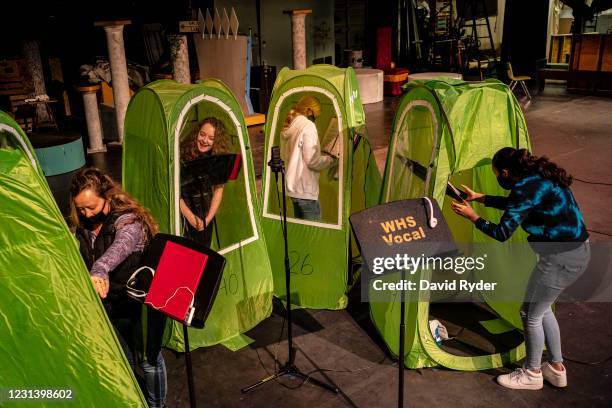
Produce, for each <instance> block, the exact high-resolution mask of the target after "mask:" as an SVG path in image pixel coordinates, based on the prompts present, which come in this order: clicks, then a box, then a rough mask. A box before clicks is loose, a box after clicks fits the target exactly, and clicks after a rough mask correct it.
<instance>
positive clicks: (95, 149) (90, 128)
mask: <svg viewBox="0 0 612 408" xmlns="http://www.w3.org/2000/svg"><path fill="white" fill-rule="evenodd" d="M99 89H100V85H91V86H82V87H77V90H78V91H79V92H81V93H82V94H83V104H84V105H85V119H86V120H87V134H88V135H89V147H88V148H87V153H100V152H105V151H106V146H105V145H104V142H103V141H102V139H103V137H102V126H101V125H100V112H99V110H98V97H97V96H96V93H97V92H98V90H99Z"/></svg>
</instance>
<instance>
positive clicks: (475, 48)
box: [460, 0, 497, 80]
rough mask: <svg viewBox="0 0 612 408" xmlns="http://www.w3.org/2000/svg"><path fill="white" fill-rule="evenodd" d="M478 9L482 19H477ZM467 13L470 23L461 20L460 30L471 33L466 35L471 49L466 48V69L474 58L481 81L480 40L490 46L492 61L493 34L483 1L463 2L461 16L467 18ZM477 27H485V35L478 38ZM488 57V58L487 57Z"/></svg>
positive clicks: (466, 19)
mask: <svg viewBox="0 0 612 408" xmlns="http://www.w3.org/2000/svg"><path fill="white" fill-rule="evenodd" d="M479 7H480V9H481V11H482V13H483V15H484V17H482V18H478V17H477V16H478V11H479ZM468 12H470V14H469V15H471V22H469V21H468V20H469V19H468V18H465V19H463V20H462V24H461V27H460V29H463V28H470V29H471V33H470V35H468V38H470V37H471V47H469V48H468V47H466V67H469V61H470V59H471V58H474V57H475V58H476V61H477V64H478V73H479V74H480V79H481V80H482V79H483V76H482V67H481V65H480V60H481V55H483V53H482V52H481V48H480V40H481V39H482V38H486V39H488V40H489V44H490V45H491V54H492V56H493V59H494V60H495V57H496V56H497V54H496V52H495V43H494V42H493V34H492V33H491V25H490V24H489V14H488V12H487V5H486V3H485V0H465V2H464V3H463V16H467V15H468ZM477 20H484V22H480V23H479V22H477ZM478 27H487V34H486V35H483V36H480V35H478ZM468 49H469V50H468ZM487 57H488V56H487Z"/></svg>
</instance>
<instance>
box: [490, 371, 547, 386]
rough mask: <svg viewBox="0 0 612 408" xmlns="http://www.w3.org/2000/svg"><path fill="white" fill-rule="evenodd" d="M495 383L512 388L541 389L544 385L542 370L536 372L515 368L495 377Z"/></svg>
mask: <svg viewBox="0 0 612 408" xmlns="http://www.w3.org/2000/svg"><path fill="white" fill-rule="evenodd" d="M497 383H498V384H499V385H501V386H504V387H506V388H512V389H513V390H541V389H542V387H543V386H544V379H543V377H542V372H539V373H536V372H533V371H531V370H527V369H523V368H517V369H516V370H514V371H513V372H511V373H510V374H504V375H500V376H499V377H497Z"/></svg>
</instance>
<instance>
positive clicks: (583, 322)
mask: <svg viewBox="0 0 612 408" xmlns="http://www.w3.org/2000/svg"><path fill="white" fill-rule="evenodd" d="M397 103H398V99H396V98H389V99H385V101H384V102H381V103H378V104H373V105H367V106H366V115H367V123H368V130H369V134H370V138H371V141H372V145H373V147H374V149H375V154H376V158H377V162H378V163H379V167H382V165H384V158H385V155H386V146H387V143H388V137H389V134H390V131H391V123H392V120H393V115H394V111H395V106H396V105H397ZM525 111H526V118H527V123H528V128H529V132H530V135H531V138H532V144H533V150H534V152H535V153H536V154H544V155H547V156H549V158H551V159H553V160H554V161H556V162H557V163H558V164H560V165H562V166H563V167H565V168H566V169H567V170H568V171H569V172H570V173H571V174H573V175H574V176H575V177H577V178H580V179H583V180H586V181H595V182H605V183H612V170H611V168H610V163H611V162H610V158H611V157H612V131H611V129H612V115H611V114H610V113H611V112H612V99H604V98H598V97H591V96H577V95H568V94H566V93H565V92H564V90H563V88H561V87H555V86H548V87H547V88H546V91H545V93H544V94H542V95H540V96H538V98H537V100H535V101H534V102H533V103H530V104H528V105H527V106H525ZM250 133H251V142H252V147H253V152H254V156H255V165H256V173H258V174H259V173H260V172H261V168H260V166H261V164H262V157H261V155H262V150H263V138H262V137H261V134H260V129H257V128H254V129H251V132H250ZM89 160H90V162H91V163H92V164H94V163H95V164H96V165H98V166H100V167H103V168H106V169H108V170H109V171H110V172H111V174H113V175H114V176H115V177H117V178H118V179H120V176H121V172H120V165H121V161H120V150H119V149H115V150H110V151H109V153H107V154H105V155H92V156H90V157H89ZM573 190H574V193H575V195H576V198H577V200H578V202H579V205H580V207H581V208H582V210H583V212H584V215H585V218H586V222H587V225H588V227H589V229H590V230H592V232H591V238H592V240H593V241H610V236H609V235H605V234H611V233H612V227H610V221H612V206H611V205H609V203H611V202H612V187H610V186H605V185H596V184H587V183H584V182H580V181H576V182H575V183H574V185H573ZM594 231H599V232H601V233H605V234H601V233H597V232H594ZM276 309H278V308H276ZM556 314H557V318H558V320H559V324H560V326H561V331H562V340H563V351H564V355H565V357H566V358H567V359H568V360H567V361H566V367H567V369H568V377H569V387H568V388H566V389H561V390H559V389H555V388H552V387H551V386H548V385H546V386H545V387H544V389H543V390H541V391H511V390H507V389H504V388H502V387H500V386H498V385H497V384H496V383H495V381H494V380H495V376H496V375H498V374H501V373H504V372H507V371H509V369H510V368H507V369H500V370H490V371H486V372H455V371H450V370H446V369H424V370H406V371H405V374H406V383H405V393H406V401H407V404H406V406H419V407H421V406H436V407H438V406H441V407H445V406H454V407H463V406H466V407H468V406H469V407H474V406H482V407H489V406H497V407H509V406H512V407H523V406H545V407H548V406H550V407H553V406H555V407H559V406H577V407H594V406H601V407H610V406H612V387H611V385H612V360H608V361H607V362H605V363H602V364H596V365H587V364H579V363H575V362H572V361H569V359H572V360H583V361H590V362H597V361H601V360H604V359H606V358H607V357H609V356H610V355H612V325H611V324H610V322H611V321H612V304H610V303H606V304H604V303H571V304H569V303H562V304H559V305H558V307H557V309H556ZM295 320H296V324H295V325H294V332H295V344H296V345H297V347H298V348H299V350H300V351H299V353H298V357H297V365H298V366H299V367H300V368H302V369H303V371H305V372H311V371H313V370H319V371H317V372H315V373H313V374H312V375H313V377H315V378H319V379H327V380H329V381H332V382H333V383H335V384H336V385H337V386H338V387H339V388H340V390H341V392H340V394H338V395H333V394H331V393H329V392H326V391H322V390H320V389H319V388H317V387H315V386H313V385H311V384H309V383H308V382H307V383H305V384H303V385H301V386H300V382H299V381H295V380H293V381H292V380H290V379H283V380H280V381H279V383H275V382H271V383H269V384H266V385H264V386H263V387H261V388H260V389H257V390H255V391H253V392H251V393H249V394H247V395H243V394H241V392H240V389H241V388H242V387H244V386H246V385H249V384H251V383H253V382H255V381H257V380H259V379H260V378H262V377H265V376H267V375H268V373H270V372H272V371H273V370H274V360H275V356H276V358H277V359H278V361H280V362H284V361H285V360H286V358H287V342H286V339H285V337H284V335H285V334H286V330H285V331H284V333H283V336H281V327H282V326H283V318H282V311H278V312H276V313H274V314H273V315H272V316H271V317H270V318H268V319H266V320H265V321H264V322H262V323H261V324H260V325H259V326H257V327H256V328H255V329H253V330H251V331H250V332H248V333H247V335H248V336H250V337H252V338H254V339H255V343H253V344H252V345H251V346H250V347H247V348H244V349H242V350H239V351H237V352H231V351H229V350H228V349H226V348H225V347H223V346H215V347H210V348H205V349H199V350H196V351H194V352H193V353H192V355H193V361H194V367H195V383H196V391H197V394H198V403H199V405H200V406H206V407H235V406H244V407H308V408H312V407H344V406H351V407H355V406H357V407H393V406H396V395H397V391H396V389H397V382H396V381H397V366H396V364H395V362H394V361H392V360H391V358H390V357H389V356H388V355H387V352H386V350H385V348H384V345H382V343H381V341H380V339H379V338H378V336H377V334H376V333H375V331H374V330H373V329H372V326H371V324H370V323H369V315H368V309H367V305H365V304H362V303H360V302H359V298H358V297H355V296H351V304H350V305H349V308H348V310H344V311H326V310H301V311H299V312H297V313H296V318H295ZM279 337H282V338H283V340H282V341H280V342H278V339H279ZM164 355H165V358H166V364H167V367H168V380H169V391H168V400H167V403H168V406H169V407H187V406H189V405H188V396H187V395H188V394H187V384H186V380H185V374H184V360H183V358H182V356H176V355H175V354H174V353H173V352H171V351H169V350H165V351H164ZM288 387H298V388H296V389H289V388H288Z"/></svg>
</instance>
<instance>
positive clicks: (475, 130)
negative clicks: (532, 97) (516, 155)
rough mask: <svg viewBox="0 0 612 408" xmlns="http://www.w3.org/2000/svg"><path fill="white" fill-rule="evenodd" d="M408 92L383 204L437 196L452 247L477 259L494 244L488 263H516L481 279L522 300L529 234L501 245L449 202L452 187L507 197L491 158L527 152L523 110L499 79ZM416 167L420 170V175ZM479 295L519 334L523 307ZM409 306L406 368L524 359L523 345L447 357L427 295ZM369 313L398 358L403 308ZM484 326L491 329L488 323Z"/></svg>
mask: <svg viewBox="0 0 612 408" xmlns="http://www.w3.org/2000/svg"><path fill="white" fill-rule="evenodd" d="M406 90H407V93H406V94H405V95H404V96H403V97H402V99H401V101H400V103H399V106H398V108H397V111H396V114H395V119H394V123H393V133H392V135H391V139H390V142H389V151H388V155H387V162H386V167H385V175H384V179H383V188H382V197H381V202H383V203H386V202H391V201H395V200H401V199H407V198H417V197H423V196H428V197H433V198H434V199H435V200H436V201H437V202H438V204H439V205H440V208H442V212H443V214H444V217H445V219H446V221H447V223H448V224H449V227H450V230H451V233H452V235H453V238H454V240H455V241H456V242H457V243H463V244H464V246H465V247H466V248H467V249H468V251H469V250H472V251H474V252H472V253H469V252H467V253H466V255H472V256H478V255H479V254H478V252H477V251H479V250H481V249H479V248H482V247H483V246H482V245H479V244H483V243H494V244H491V245H489V246H487V251H489V253H490V252H491V251H496V252H497V251H499V252H498V253H497V254H496V256H495V257H490V258H491V259H493V258H494V259H496V260H499V259H506V260H507V259H512V262H496V263H492V262H488V263H487V267H486V268H485V269H484V270H483V271H480V272H478V275H477V276H479V277H482V278H485V279H486V278H488V279H491V278H492V277H494V278H495V279H498V281H499V280H500V279H503V280H504V282H512V291H513V292H512V293H524V289H525V288H526V284H527V281H528V279H529V276H530V273H531V270H532V268H533V266H534V264H535V255H533V254H531V253H530V254H529V255H530V256H525V253H524V252H521V253H520V256H519V254H517V253H516V251H517V245H515V244H517V243H524V242H526V233H525V232H524V231H522V230H521V229H520V230H519V231H517V232H516V233H515V234H514V235H513V236H512V237H511V239H509V240H508V241H506V242H504V243H498V242H497V241H495V240H493V239H492V238H490V237H488V236H486V235H485V234H483V233H482V232H480V231H479V230H477V229H476V228H475V227H474V226H473V224H472V223H471V222H470V221H468V220H466V219H463V218H461V217H459V216H457V215H456V214H454V213H453V211H452V209H451V208H450V203H451V202H452V199H451V198H450V197H449V196H447V195H445V191H446V186H447V182H448V181H451V182H452V183H453V184H454V185H455V186H460V185H461V184H465V185H467V186H469V187H470V188H472V189H473V190H474V191H481V192H486V193H487V194H492V195H507V193H508V192H507V191H505V190H503V189H502V188H501V187H500V186H499V185H498V183H497V180H496V176H495V175H494V173H493V171H492V168H491V159H492V157H493V155H494V154H495V153H496V152H497V151H498V150H499V149H501V148H502V147H505V146H512V147H515V148H528V149H530V141H529V135H528V132H527V127H526V124H525V118H524V116H523V113H522V111H521V108H520V105H519V103H518V102H517V100H516V98H515V97H514V95H513V94H512V92H511V91H510V90H509V89H508V87H507V86H506V85H504V84H503V83H501V82H499V81H497V80H487V81H484V82H476V83H468V82H463V81H456V80H450V79H444V78H439V79H437V80H431V81H423V82H421V81H416V82H411V83H409V84H408V85H407V86H406ZM407 163H409V165H407ZM415 166H416V167H415ZM417 167H418V168H420V169H422V171H421V174H419V171H417V169H416V168H417ZM423 172H425V174H423ZM473 205H474V206H475V210H476V212H477V213H478V214H479V215H481V216H483V217H484V218H486V219H489V220H491V221H494V222H497V221H499V218H500V216H501V214H502V211H500V210H497V209H494V208H485V207H484V205H482V204H480V203H473ZM465 244H467V245H465ZM522 248H524V246H522ZM481 296H482V299H483V300H484V302H486V303H487V304H488V306H489V307H490V308H491V309H492V310H493V311H494V312H495V313H496V314H497V316H498V317H497V319H494V321H490V323H493V326H496V327H497V329H496V330H497V331H499V332H504V331H510V330H512V329H515V328H516V329H520V328H521V327H522V323H521V319H520V315H519V307H520V303H519V302H518V301H517V302H499V301H498V300H495V299H487V294H486V293H482V294H481ZM425 298H426V297H425ZM500 298H502V297H501V296H500ZM407 299H408V301H409V303H408V304H407V314H406V321H405V323H406V350H407V354H406V357H405V360H404V363H405V365H406V366H407V367H409V368H420V367H429V366H435V365H442V366H445V367H448V368H452V369H457V370H483V369H488V368H492V367H501V366H503V365H505V364H508V363H510V362H513V361H517V360H518V359H521V358H522V357H523V356H524V352H525V350H524V344H523V343H521V344H520V345H518V346H517V347H514V348H511V349H509V350H505V351H502V352H499V353H495V354H485V355H475V356H465V355H463V356H459V355H455V354H452V353H450V352H448V351H445V350H444V349H443V348H441V347H440V346H438V344H436V342H435V341H434V338H433V336H432V334H431V331H430V328H429V324H428V321H429V303H428V302H425V301H423V299H424V297H423V293H419V292H418V291H414V292H412V293H411V294H410V297H408V298H407ZM496 299H497V298H496ZM370 308H371V316H372V320H373V322H374V324H375V326H376V327H377V329H378V330H379V332H380V333H381V335H382V337H383V338H384V339H385V342H386V343H387V345H388V347H389V349H390V350H391V352H392V353H394V354H395V355H397V354H398V350H399V341H398V339H399V331H398V325H399V310H400V308H399V304H397V303H395V302H389V303H384V302H372V303H370ZM483 325H484V326H485V327H486V323H484V324H483Z"/></svg>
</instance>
